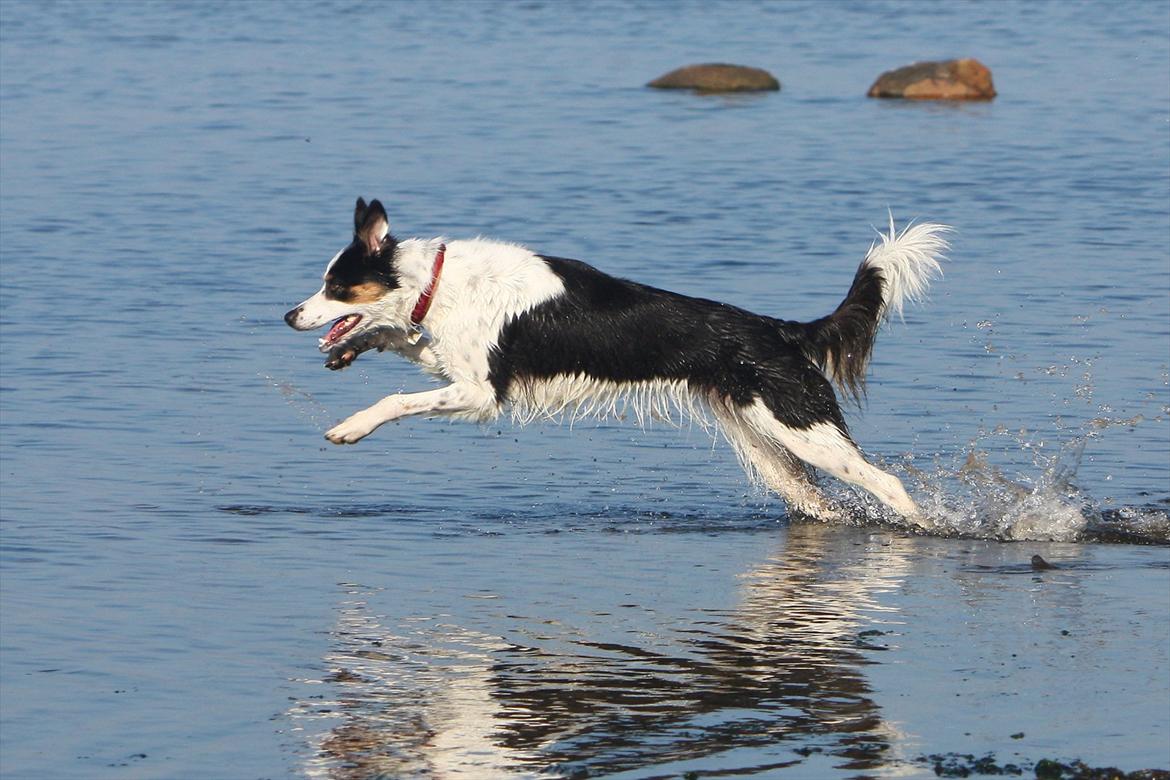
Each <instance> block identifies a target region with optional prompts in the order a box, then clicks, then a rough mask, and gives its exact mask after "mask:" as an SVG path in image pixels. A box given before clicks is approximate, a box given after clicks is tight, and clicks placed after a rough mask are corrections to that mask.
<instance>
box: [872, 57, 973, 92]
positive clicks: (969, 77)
mask: <svg viewBox="0 0 1170 780" xmlns="http://www.w3.org/2000/svg"><path fill="white" fill-rule="evenodd" d="M866 94H868V95H869V97H876V98H906V99H909V100H991V99H992V98H993V97H995V86H994V85H993V84H992V83H991V71H990V70H988V69H987V66H986V65H984V64H983V63H982V62H980V61H979V60H973V59H965V60H942V61H938V62H916V63H914V64H913V65H907V66H905V67H903V68H896V69H894V70H887V71H886V72H885V73H883V74H882V75H880V76H878V78H877V81H875V82H874V83H873V86H872V87H870V88H869V92H868V93H866Z"/></svg>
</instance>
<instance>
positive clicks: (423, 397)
mask: <svg viewBox="0 0 1170 780" xmlns="http://www.w3.org/2000/svg"><path fill="white" fill-rule="evenodd" d="M420 414H425V415H433V416H443V417H457V418H462V419H466V420H481V421H482V420H490V419H491V418H493V417H495V416H496V415H497V414H499V405H498V404H497V403H496V396H495V393H493V392H492V391H491V389H490V388H484V387H480V386H479V385H475V384H471V383H469V382H456V383H454V384H450V385H447V386H446V387H441V388H439V389H438V390H427V391H426V392H422V393H406V394H402V393H396V394H395V395H388V396H386V397H385V398H383V399H382V400H381V401H378V402H377V403H376V404H374V405H373V406H370V407H368V408H366V409H362V410H361V411H360V412H357V413H355V414H353V415H350V416H349V417H348V418H347V419H346V420H344V421H343V422H342V423H340V424H339V425H336V426H334V427H333V428H331V429H329V431H328V432H326V434H325V438H326V439H328V440H329V441H331V442H333V443H334V444H354V443H356V442H359V441H361V440H362V439H364V438H365V437H367V436H369V435H370V434H371V433H373V432H374V431H375V430H376V429H377V428H378V426H380V425H383V424H385V423H388V422H391V421H393V420H400V419H402V418H403V417H413V416H415V415H420Z"/></svg>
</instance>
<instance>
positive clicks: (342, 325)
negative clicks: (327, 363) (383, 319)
mask: <svg viewBox="0 0 1170 780" xmlns="http://www.w3.org/2000/svg"><path fill="white" fill-rule="evenodd" d="M361 321H362V315H360V314H347V315H346V316H344V317H342V318H340V319H339V320H337V321H336V322H334V323H333V327H331V328H330V329H329V332H328V333H326V334H325V337H324V338H323V339H321V340H320V341H318V342H317V348H318V349H320V350H321V351H322V352H328V351H329V350H331V349H333V348H334V347H336V346H337V345H338V344H340V343H341V340H342V339H344V338H345V334H347V333H349V332H350V331H351V330H353V329H354V328H356V327H357V324H358V323H359V322H361Z"/></svg>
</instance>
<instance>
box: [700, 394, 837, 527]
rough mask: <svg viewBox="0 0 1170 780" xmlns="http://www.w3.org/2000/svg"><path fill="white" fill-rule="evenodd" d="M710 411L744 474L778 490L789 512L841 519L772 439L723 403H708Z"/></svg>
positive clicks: (802, 469)
mask: <svg viewBox="0 0 1170 780" xmlns="http://www.w3.org/2000/svg"><path fill="white" fill-rule="evenodd" d="M712 410H713V411H714V413H715V417H716V419H718V420H719V427H720V428H721V429H722V431H723V435H724V436H725V437H726V438H727V441H728V442H729V443H730V444H731V446H732V448H733V449H734V450H735V454H736V456H737V457H738V458H739V462H740V464H741V465H742V466H743V468H744V470H745V471H746V472H747V473H748V476H749V477H750V478H751V479H752V481H753V482H757V483H763V485H764V486H765V487H767V488H768V489H770V490H772V491H774V492H776V493H779V494H780V496H781V497H782V498H783V499H784V502H785V503H786V504H787V505H788V511H789V513H790V514H791V513H799V514H803V515H808V516H810V517H815V518H816V519H818V520H824V521H830V522H832V521H839V520H844V519H845V515H844V513H843V512H842V511H841V508H840V507H838V506H836V505H835V504H834V503H833V501H831V500H830V499H829V498H828V496H826V495H825V494H824V493H822V492H821V490H820V489H819V488H818V487H817V486H816V485H815V484H813V481H812V478H811V477H810V475H809V473H808V469H807V468H805V466H804V464H803V463H801V462H800V461H799V460H797V459H796V458H795V457H793V455H792V453H790V452H789V451H788V450H786V449H785V448H784V447H782V446H780V444H778V443H777V442H776V441H775V440H774V439H772V438H770V437H768V436H764V435H761V434H760V433H759V432H758V431H756V430H755V429H754V428H753V427H752V426H751V425H749V424H748V422H747V421H746V420H745V419H744V418H743V417H742V415H741V414H740V411H741V410H737V409H736V408H735V407H731V406H728V405H727V404H724V403H716V404H712Z"/></svg>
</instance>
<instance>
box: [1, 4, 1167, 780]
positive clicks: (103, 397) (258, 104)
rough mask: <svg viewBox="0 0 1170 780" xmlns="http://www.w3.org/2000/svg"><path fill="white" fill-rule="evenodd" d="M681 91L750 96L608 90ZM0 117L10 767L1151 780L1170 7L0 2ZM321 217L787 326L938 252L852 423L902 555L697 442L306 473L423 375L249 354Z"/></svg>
mask: <svg viewBox="0 0 1170 780" xmlns="http://www.w3.org/2000/svg"><path fill="white" fill-rule="evenodd" d="M966 55H972V56H977V57H979V58H981V59H982V60H983V61H984V62H986V63H987V64H988V65H989V66H990V67H991V68H992V70H993V72H994V75H995V81H996V86H997V88H998V89H999V91H1000V96H999V97H998V98H997V99H996V100H995V101H994V102H990V103H981V104H967V105H939V104H906V103H898V102H880V101H873V100H868V99H866V98H865V97H864V93H865V90H866V88H867V87H868V86H869V83H870V82H871V81H872V79H873V78H874V77H875V76H876V75H877V74H878V73H880V72H881V71H883V70H885V69H887V68H890V67H893V66H896V65H900V64H904V63H906V62H908V61H910V60H914V59H921V58H935V57H951V56H966ZM710 60H730V61H737V62H744V63H747V64H753V65H759V66H763V67H766V68H769V69H770V70H772V71H773V72H774V73H775V74H776V75H777V76H778V77H779V78H780V80H781V81H782V82H783V84H784V87H783V90H782V91H781V92H779V93H771V94H767V95H762V96H738V97H711V96H696V95H692V94H682V93H661V92H654V91H650V90H646V89H644V88H643V86H642V85H643V84H644V83H645V82H646V81H647V80H649V79H651V78H653V77H655V76H657V75H660V74H661V73H663V72H665V71H666V70H669V69H671V68H673V67H676V66H678V65H681V64H685V63H688V62H696V61H710ZM0 100H2V106H0V166H2V170H0V253H2V254H0V259H2V264H0V339H2V342H3V346H2V358H0V412H2V415H0V437H2V438H0V479H2V485H0V487H2V494H0V509H2V525H0V543H2V551H0V606H2V613H0V683H2V686H3V690H2V695H0V717H2V724H0V726H2V727H0V774H3V775H4V776H5V777H6V778H7V777H12V778H49V777H51V778H74V777H75V778H130V777H143V778H191V777H201V778H220V777H222V778H268V777H298V776H309V777H321V778H344V779H346V780H348V779H350V778H374V777H387V778H389V777H457V776H462V777H473V778H480V777H485V778H486V777H526V776H534V775H541V776H551V777H561V776H564V777H583V776H605V777H621V778H626V777H628V778H635V777H637V778H647V777H682V776H688V777H704V776H728V775H736V776H745V775H757V776H779V775H783V776H791V777H810V778H819V777H826V778H832V777H863V776H885V777H888V776H933V774H934V772H933V768H932V767H933V764H934V761H935V759H931V758H930V756H937V755H954V754H972V755H975V756H984V755H987V754H989V753H990V754H993V756H994V760H995V762H997V763H998V764H1000V765H1003V764H1007V763H1013V764H1016V765H1018V766H1021V767H1024V768H1025V769H1029V770H1030V768H1031V767H1032V765H1034V764H1035V763H1036V762H1037V761H1039V760H1040V759H1042V758H1052V759H1059V760H1062V761H1067V760H1072V759H1074V758H1081V759H1083V760H1084V761H1086V762H1088V763H1089V764H1091V765H1115V766H1119V767H1122V768H1124V769H1131V770H1132V769H1139V768H1145V767H1161V768H1167V767H1170V715H1168V712H1170V706H1168V705H1170V649H1168V648H1170V547H1167V542H1168V541H1170V520H1168V517H1167V510H1168V508H1170V465H1168V464H1170V422H1168V417H1170V365H1168V364H1170V250H1168V248H1167V247H1168V244H1167V240H1168V237H1170V6H1167V5H1166V4H1164V3H1133V4H1116V3H1110V4H1080V3H1077V4H1073V3H1044V4H1041V3H1026V4H1009V3H995V4H990V3H989V4H936V5H933V6H931V8H930V12H929V13H924V12H923V11H922V7H921V6H918V5H915V4H903V3H866V4H853V3H845V2H842V3H824V4H822V3H808V4H803V3H796V2H793V3H782V4H767V5H764V4H751V3H688V4H677V5H669V6H667V5H661V4H655V3H636V4H616V3H614V4H606V3H601V4H583V5H577V4H562V3H542V2H536V3H523V4H508V5H496V4H472V3H467V4H457V3H450V4H421V3H420V4H395V3H383V4H376V5H363V4H350V3H340V2H339V3H313V4H310V3H294V4H291V5H290V4H275V3H266V2H252V3H239V4H218V3H173V4H161V3H158V4H155V3H150V4H148V3H123V2H101V1H100V0H94V1H93V2H75V3H68V2H62V3H53V4H48V3H40V2H18V1H16V0H6V2H4V3H0ZM358 195H364V196H365V197H367V198H371V197H378V198H380V199H382V200H383V202H385V203H386V204H387V206H388V208H389V210H390V213H391V220H392V224H393V226H394V229H395V231H396V232H397V233H398V234H400V235H423V236H431V235H438V234H442V235H448V236H470V235H477V234H483V235H490V236H495V237H499V238H503V239H507V240H512V241H519V242H524V243H526V244H529V245H531V246H533V247H535V248H537V249H539V250H541V251H545V252H549V253H551V254H558V255H564V256H570V257H580V258H582V259H584V260H587V261H589V262H592V263H593V264H595V265H597V266H600V267H601V268H603V269H605V270H607V271H610V272H613V273H616V274H619V275H623V276H628V277H632V278H637V279H639V280H643V281H647V282H650V283H654V284H657V285H659V286H664V287H669V288H671V289H675V290H679V291H681V292H686V293H691V294H696V295H701V296H704V297H709V298H716V299H720V300H727V301H729V302H732V303H735V304H737V305H741V306H744V307H746V308H749V309H753V310H757V311H761V312H766V313H769V314H773V315H776V316H782V317H786V318H790V319H811V318H814V317H817V316H821V315H823V314H825V313H827V312H828V311H830V310H831V309H832V307H833V306H835V305H836V303H837V302H838V301H839V300H840V298H841V297H842V296H843V294H844V292H845V290H846V288H847V286H848V282H849V279H850V277H851V274H852V271H853V268H854V267H855V265H856V263H857V262H858V260H859V259H860V257H861V256H862V253H863V252H864V250H865V249H866V248H867V247H868V245H869V242H870V241H871V239H872V237H873V232H872V229H871V225H880V224H881V223H883V222H884V221H885V219H886V213H887V208H888V209H890V210H892V211H893V213H894V215H895V217H896V218H898V219H899V220H905V219H909V218H911V217H917V218H921V219H929V220H932V221H939V222H944V223H947V224H950V225H954V226H955V228H956V230H957V232H956V234H955V236H954V249H953V252H952V253H951V260H950V262H949V263H948V264H947V266H946V275H945V277H944V278H943V279H942V280H941V281H939V282H938V283H937V284H936V286H935V287H934V289H933V291H932V296H931V300H930V301H929V302H928V304H927V305H926V306H924V307H920V308H915V309H913V310H908V312H907V316H906V321H905V323H904V324H903V323H898V324H895V325H893V326H892V327H891V328H889V329H888V330H885V331H884V332H883V333H882V335H881V337H880V339H879V343H878V348H877V353H876V358H875V361H874V365H873V375H872V378H871V382H870V386H869V394H868V400H867V402H866V403H865V405H864V407H863V408H862V409H860V410H856V409H855V410H853V412H852V413H851V415H850V423H851V426H852V429H853V432H854V435H855V437H856V438H857V439H858V441H859V442H861V443H862V446H863V447H864V448H865V449H866V451H867V452H868V453H870V454H871V455H872V457H873V458H874V459H875V460H877V461H879V462H882V463H884V464H885V466H886V467H887V468H890V469H891V470H893V471H895V472H897V473H899V474H900V476H902V478H903V479H904V480H905V481H906V483H907V486H908V487H909V488H910V490H911V492H912V493H913V494H914V495H915V496H916V498H917V499H918V501H919V502H920V504H922V506H923V507H924V508H925V509H926V510H927V511H928V512H929V514H930V516H931V517H932V518H933V519H934V523H935V531H934V533H933V534H931V535H918V536H915V535H909V534H907V533H905V532H904V531H902V530H901V529H899V528H897V527H896V526H894V525H891V524H890V523H889V522H888V518H887V517H885V516H884V515H883V514H882V513H881V512H880V511H879V510H878V509H877V508H876V507H873V506H871V505H870V504H869V503H868V502H867V500H866V499H865V498H864V497H862V496H859V495H855V494H853V493H851V492H850V491H848V490H847V489H845V488H843V487H840V486H833V485H828V486H827V487H829V488H830V489H831V490H833V491H834V493H835V494H836V495H837V496H838V498H841V499H842V500H844V501H846V502H848V503H850V504H851V505H852V506H853V508H854V510H855V512H854V514H855V522H854V523H852V524H850V525H848V526H820V525H809V524H806V523H799V522H795V523H790V522H789V520H788V518H787V516H786V515H785V512H784V507H783V504H782V503H781V502H780V501H778V500H776V499H769V498H768V497H767V496H764V495H761V494H759V493H756V492H753V491H751V490H750V489H749V487H748V486H747V485H746V483H745V480H744V477H743V475H742V472H741V471H740V469H739V467H738V465H737V464H736V463H735V459H734V456H733V455H732V454H731V452H730V450H729V449H728V448H727V446H726V445H725V444H724V443H723V442H721V441H716V440H714V439H713V437H712V435H711V434H709V433H708V432H706V431H704V430H702V429H701V428H700V427H697V426H689V427H684V428H683V429H681V430H678V429H673V428H670V427H669V426H665V425H660V424H657V423H656V424H654V425H652V426H651V427H650V428H649V429H648V430H645V431H643V430H639V429H638V428H636V427H635V426H633V425H630V424H623V423H622V422H621V421H610V422H605V423H598V424H593V423H578V424H577V425H575V426H573V427H572V428H570V426H568V425H563V426H557V425H543V426H541V425H535V426H530V427H526V428H519V427H515V426H513V425H511V424H508V423H503V422H501V423H499V424H495V425H491V426H485V427H476V426H459V425H449V424H447V423H443V422H438V421H427V420H411V421H407V422H402V423H400V424H395V425H390V426H386V427H384V428H383V429H381V430H379V431H378V432H377V433H376V434H374V435H373V436H372V437H370V438H369V439H367V440H366V441H364V442H362V443H361V444H360V445H358V446H356V447H351V448H335V447H332V446H329V445H327V444H326V443H325V442H324V440H323V439H322V438H321V433H322V432H323V431H324V430H325V429H326V428H327V427H328V426H330V425H332V424H333V422H335V421H336V420H338V419H339V418H341V417H343V416H345V415H348V414H349V413H351V412H353V411H355V410H356V409H358V408H361V407H363V406H365V405H368V404H369V403H371V402H372V401H373V400H375V399H377V398H379V397H381V396H382V395H385V394H386V393H388V392H394V391H397V390H401V389H420V388H423V387H425V386H426V381H425V380H424V379H423V378H422V377H420V376H419V375H418V374H417V373H416V371H415V370H414V369H412V368H411V367H410V366H408V365H406V364H405V363H404V362H402V361H400V360H398V359H395V358H392V357H390V356H388V355H382V356H379V355H377V354H370V355H366V356H363V357H362V358H361V359H360V360H359V361H358V363H357V364H356V365H355V366H354V367H353V368H351V369H349V370H347V371H345V372H342V373H331V372H328V371H326V370H325V369H324V368H322V366H321V362H322V358H321V356H320V355H319V354H318V353H317V352H316V349H315V336H312V335H309V334H298V333H295V332H293V331H291V330H289V329H288V328H287V327H285V325H284V324H283V322H281V319H280V318H281V315H282V313H283V312H284V311H285V310H286V309H287V308H288V307H289V306H290V305H292V304H294V303H295V302H297V301H299V300H302V299H303V298H304V297H306V296H307V295H308V294H310V293H311V292H313V291H314V290H315V289H316V286H317V283H318V282H317V280H318V279H319V275H320V273H321V271H322V269H323V267H324V264H325V262H326V261H327V260H328V259H329V258H330V257H331V256H332V255H333V253H334V252H336V251H337V249H338V248H340V246H341V245H343V244H344V243H346V242H347V241H348V239H349V235H348V233H349V220H350V209H351V208H352V203H353V200H354V198H355V197H356V196H358ZM637 335H638V334H631V338H636V337H637ZM1033 556H1041V559H1042V560H1043V561H1047V562H1048V563H1049V564H1052V566H1053V568H1045V567H1044V566H1042V565H1034V564H1033Z"/></svg>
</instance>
